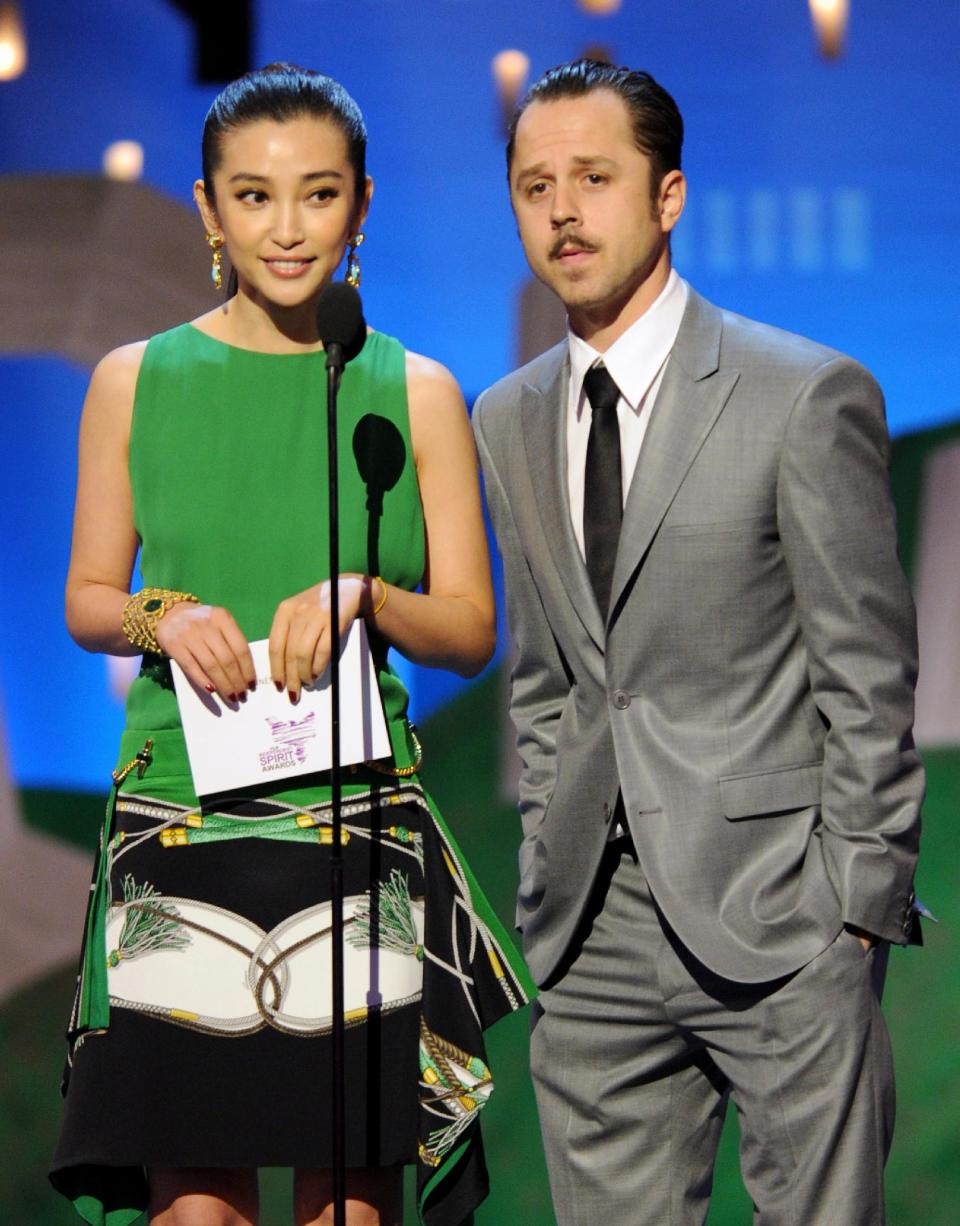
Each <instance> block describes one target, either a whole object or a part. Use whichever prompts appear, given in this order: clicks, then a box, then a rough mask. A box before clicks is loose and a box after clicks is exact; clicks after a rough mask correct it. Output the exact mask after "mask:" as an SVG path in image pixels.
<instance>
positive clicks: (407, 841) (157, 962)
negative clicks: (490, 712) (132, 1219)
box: [55, 779, 532, 1226]
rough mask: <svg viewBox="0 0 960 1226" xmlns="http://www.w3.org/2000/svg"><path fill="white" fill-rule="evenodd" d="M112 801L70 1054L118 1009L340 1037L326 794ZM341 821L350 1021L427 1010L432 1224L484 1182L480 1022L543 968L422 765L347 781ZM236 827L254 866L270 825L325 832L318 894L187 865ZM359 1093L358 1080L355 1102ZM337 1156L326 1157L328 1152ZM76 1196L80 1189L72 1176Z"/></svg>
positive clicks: (513, 1000)
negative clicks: (334, 1000)
mask: <svg viewBox="0 0 960 1226" xmlns="http://www.w3.org/2000/svg"><path fill="white" fill-rule="evenodd" d="M112 799H113V803H112V804H111V805H110V806H108V812H107V816H106V818H105V823H104V831H103V835H102V840H101V852H100V855H99V858H98V859H99V863H98V866H97V872H96V873H95V877H94V883H93V886H92V894H91V904H90V908H89V911H88V917H87V925H86V940H85V949H84V957H83V960H82V965H81V971H80V975H79V977H78V992H77V997H76V1003H75V1007H74V1011H73V1015H72V1018H71V1027H70V1040H71V1044H70V1046H71V1052H72V1058H73V1059H75V1060H81V1061H82V1059H83V1053H82V1051H78V1048H82V1047H83V1045H85V1044H86V1043H91V1042H92V1043H96V1042H97V1038H96V1036H97V1034H98V1032H100V1033H102V1032H104V1031H106V1032H107V1033H108V1034H109V1027H110V1018H111V1015H113V1016H114V1017H115V1018H116V1016H117V1014H118V1012H119V1011H121V1010H122V1011H124V1013H123V1015H121V1016H126V1015H127V1013H128V1012H129V1013H131V1014H135V1015H139V1016H142V1017H149V1018H151V1019H154V1020H159V1021H163V1022H166V1023H168V1024H170V1025H171V1026H174V1027H179V1028H183V1029H186V1030H192V1031H195V1032H197V1033H200V1034H206V1035H213V1036H221V1037H222V1038H224V1039H225V1040H229V1039H230V1038H233V1037H241V1036H251V1035H257V1034H259V1033H261V1032H265V1031H266V1032H270V1031H276V1032H280V1033H282V1034H285V1035H290V1036H299V1037H301V1038H304V1039H308V1038H317V1037H320V1036H324V1035H326V1034H328V1033H329V1031H330V1028H331V1004H330V904H329V900H328V898H327V897H326V894H327V892H328V877H329V873H328V872H326V871H325V869H326V867H327V865H328V863H329V858H328V853H327V852H326V851H325V850H324V849H327V848H329V847H330V846H331V845H332V829H331V813H330V805H329V802H324V803H322V804H318V805H314V806H309V807H304V808H299V807H296V806H292V805H285V804H281V803H279V802H276V801H259V800H257V801H243V802H238V804H237V805H235V806H233V807H231V808H229V809H227V808H226V807H221V808H220V809H218V810H217V811H215V812H203V811H202V810H201V809H188V808H185V807H183V806H178V805H174V804H169V803H167V802H163V801H158V800H156V799H154V798H151V797H149V796H145V795H137V794H131V793H126V792H123V793H115V795H114V797H113V798H112ZM342 824H343V841H344V847H343V863H344V887H345V901H344V935H345V949H344V966H345V1020H346V1025H347V1027H348V1028H357V1027H364V1026H366V1025H367V1024H368V1023H371V1022H372V1021H376V1022H377V1024H381V1022H382V1023H383V1024H387V1025H389V1024H390V1023H389V1019H390V1017H391V1015H395V1016H397V1017H398V1018H399V1017H400V1016H401V1015H402V1012H403V1011H404V1010H410V1009H414V1010H415V1011H416V1014H417V1017H416V1019H415V1028H416V1031H417V1032H418V1046H419V1068H417V1067H416V1066H412V1067H411V1068H410V1070H409V1075H410V1077H412V1078H414V1079H418V1082H419V1095H418V1100H419V1107H418V1112H417V1113H418V1115H419V1123H418V1126H417V1131H418V1137H417V1138H416V1139H412V1152H414V1153H416V1154H417V1157H418V1161H417V1168H418V1171H417V1173H418V1202H419V1209H420V1214H421V1217H422V1219H423V1220H424V1221H425V1222H427V1223H429V1224H430V1226H455V1224H456V1223H459V1222H461V1221H462V1220H463V1219H464V1218H465V1217H466V1216H467V1215H468V1214H469V1213H470V1212H471V1211H472V1209H473V1208H474V1207H475V1206H476V1205H477V1204H479V1203H480V1201H481V1200H482V1199H483V1198H484V1196H485V1195H486V1192H487V1177H486V1170H485V1166H484V1161H483V1152H482V1143H481V1139H480V1133H479V1127H478V1125H479V1116H480V1112H481V1110H482V1108H483V1107H484V1106H485V1105H486V1103H487V1102H488V1101H489V1099H490V1096H491V1094H492V1092H493V1088H494V1081H493V1076H492V1073H491V1071H490V1069H489V1067H488V1064H487V1061H486V1054H485V1048H484V1044H483V1036H482V1032H483V1030H484V1029H485V1028H486V1027H487V1026H489V1025H491V1024H492V1023H493V1022H494V1021H496V1020H497V1019H498V1018H500V1017H502V1016H504V1015H505V1014H506V1013H509V1012H510V1011H512V1010H514V1009H517V1008H519V1007H520V1006H521V1005H523V1004H525V1003H526V1002H527V1000H528V999H529V995H530V993H531V990H532V989H531V985H530V981H529V978H528V976H527V975H526V972H525V970H524V968H523V966H522V963H521V962H520V960H519V958H518V955H517V954H516V952H515V950H514V948H513V946H512V943H511V942H510V939H509V938H508V937H507V935H506V933H505V931H504V929H503V928H502V926H501V925H500V923H499V921H498V920H497V918H496V916H495V915H494V914H493V912H492V910H491V909H490V906H489V903H488V902H487V900H486V898H485V897H484V895H483V894H482V892H481V891H480V890H479V888H478V886H477V884H476V882H475V880H474V878H473V876H472V874H471V872H470V870H469V867H468V866H467V865H466V863H465V861H464V859H463V857H462V855H461V853H460V850H459V848H458V847H457V845H456V843H455V841H454V840H453V838H452V837H451V835H450V833H449V831H448V830H447V828H446V826H445V823H444V822H443V819H442V817H441V816H440V814H439V813H438V812H437V810H436V806H435V805H434V804H433V802H432V800H431V799H430V797H429V796H428V794H427V793H426V792H425V791H424V790H423V788H422V787H421V786H420V784H419V782H418V781H417V780H416V779H411V780H404V781H402V782H397V783H393V782H390V783H389V784H385V785H384V786H380V787H375V788H372V789H370V790H368V791H365V792H362V793H360V794H354V795H349V796H345V797H344V801H343V806H342ZM238 840H255V842H252V843H250V844H249V845H244V850H246V848H247V846H249V853H250V854H249V856H245V857H244V858H243V862H244V863H249V864H251V865H253V866H255V865H256V857H257V848H258V847H262V846H263V844H262V843H261V842H260V840H271V841H281V842H284V843H296V844H301V845H304V846H309V847H311V848H312V849H314V850H315V849H317V847H318V846H319V848H320V850H321V856H322V858H321V859H320V860H318V863H317V871H316V874H315V880H314V881H312V883H311V889H312V890H313V892H314V897H313V898H311V899H310V900H309V902H308V905H304V906H295V909H293V910H285V909H284V908H285V907H288V906H289V902H288V897H289V896H288V895H287V894H286V893H284V894H283V904H282V905H281V904H279V903H277V904H274V905H269V904H268V905H264V904H261V905H260V906H259V907H258V906H249V907H247V906H238V904H237V897H238V893H237V888H236V883H235V882H233V881H231V882H230V883H224V886H223V890H220V889H219V888H218V885H217V883H216V882H212V883H211V882H210V874H209V873H206V874H205V875H203V874H200V873H199V870H198V873H197V874H196V875H194V876H192V874H191V872H190V871H189V866H190V863H191V860H192V859H193V858H194V853H192V852H191V849H193V848H199V847H208V848H210V849H211V850H210V852H209V853H208V854H209V855H212V854H214V853H213V850H212V845H213V844H217V843H225V842H227V843H230V844H231V845H232V847H233V848H235V849H236V848H237V847H238V844H237V841H238ZM197 860H198V861H199V857H197ZM208 862H209V861H208ZM168 864H169V865H170V866H171V867H170V869H169V871H168V870H167V868H166V865H168ZM201 876H202V877H203V879H202V882H201V880H200V877H201ZM311 876H312V877H313V876H314V874H312V873H311ZM194 886H196V888H193V887H194ZM255 892H256V891H255V890H254V893H255ZM239 896H240V897H242V896H243V889H242V883H241V888H240V890H239ZM295 900H296V896H295ZM299 901H300V902H301V903H302V902H304V901H308V900H306V899H305V898H303V897H300V898H299ZM410 1058H411V1060H412V1059H416V1057H415V1056H414V1055H413V1052H412V1051H411V1052H410ZM349 1094H350V1088H349V1085H348V1111H349V1110H350V1103H349ZM327 1163H328V1158H323V1156H321V1158H320V1160H319V1161H317V1163H316V1165H325V1164H327ZM269 1164H273V1163H266V1162H264V1163H263V1165H269ZM279 1164H286V1163H279ZM58 1177H59V1178H60V1182H61V1183H67V1182H69V1179H68V1178H67V1177H66V1176H65V1175H63V1173H61V1176H58ZM55 1181H56V1180H55ZM68 1194H71V1195H74V1199H75V1203H78V1202H77V1199H76V1193H75V1191H71V1192H70V1193H68ZM128 1199H129V1198H128ZM102 1220H104V1221H106V1220H107V1219H102ZM112 1220H113V1219H111V1222H112ZM116 1220H117V1221H120V1220H122V1219H120V1218H117V1219H116Z"/></svg>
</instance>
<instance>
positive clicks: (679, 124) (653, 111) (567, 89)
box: [507, 59, 683, 193]
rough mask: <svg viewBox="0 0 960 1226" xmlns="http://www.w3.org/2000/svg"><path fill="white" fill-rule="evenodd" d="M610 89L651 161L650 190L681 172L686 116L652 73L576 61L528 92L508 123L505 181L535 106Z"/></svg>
mask: <svg viewBox="0 0 960 1226" xmlns="http://www.w3.org/2000/svg"><path fill="white" fill-rule="evenodd" d="M601 89H606V90H610V92H611V93H614V94H616V95H617V96H618V97H620V98H622V99H623V101H624V102H625V103H626V106H627V110H628V111H629V113H630V122H631V124H632V127H633V139H634V143H635V144H636V146H637V148H638V149H639V150H640V152H641V153H645V154H646V155H647V156H648V157H649V158H650V161H651V164H652V169H653V174H652V176H651V190H652V191H653V192H654V193H656V191H657V190H658V189H659V186H660V182H661V180H662V179H663V176H664V175H665V174H666V173H667V171H669V170H679V169H680V153H681V150H682V148H683V117H682V116H681V114H680V110H679V108H678V106H677V104H676V102H674V100H673V98H672V97H671V96H670V95H669V94H668V93H667V91H666V90H665V89H664V88H663V86H662V85H659V84H658V83H657V82H656V81H655V80H654V79H653V77H652V76H651V75H650V74H649V72H642V71H641V70H640V69H636V68H615V67H614V66H613V65H612V64H604V63H602V62H601V61H600V60H589V59H583V60H572V61H571V62H570V63H568V64H558V65H557V67H556V68H550V69H549V70H548V71H547V72H545V73H544V74H543V76H542V77H540V78H539V80H537V81H535V82H534V83H533V85H531V87H530V89H529V90H528V91H527V93H526V95H525V97H524V98H523V100H522V101H521V103H520V105H519V106H518V107H517V109H516V111H515V112H514V114H513V118H512V120H511V121H510V131H509V135H508V140H507V180H508V181H509V179H510V170H511V167H512V166H513V152H514V147H515V145H516V137H517V124H518V123H519V122H520V116H521V115H522V114H523V112H524V111H525V110H526V109H527V107H528V106H530V104H531V103H533V102H555V101H557V100H558V99H560V98H582V97H584V96H585V95H587V94H592V93H595V92H596V91H597V90H601Z"/></svg>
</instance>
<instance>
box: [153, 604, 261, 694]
mask: <svg viewBox="0 0 960 1226" xmlns="http://www.w3.org/2000/svg"><path fill="white" fill-rule="evenodd" d="M156 636H157V644H158V646H159V647H161V648H162V649H163V650H164V651H165V652H166V653H167V655H168V656H169V657H170V659H171V660H176V662H177V663H178V664H179V665H180V667H181V668H182V669H183V671H184V673H185V674H186V676H187V678H188V679H189V680H190V681H192V682H193V684H194V685H195V686H197V687H198V688H199V689H202V690H206V691H207V693H208V694H213V693H217V694H219V695H220V696H221V698H225V699H227V700H228V701H229V702H238V701H240V700H241V699H242V698H245V697H246V692H247V690H254V689H256V687H257V674H256V672H255V671H254V667H253V657H252V656H251V655H250V648H249V646H248V645H247V640H246V639H245V638H244V636H243V633H242V632H241V630H240V627H239V626H238V625H237V623H236V622H235V621H234V619H233V616H232V614H230V613H229V612H228V611H227V610H226V609H220V608H215V607H213V606H212V605H208V604H193V603H192V602H189V601H181V602H180V603H179V604H175V605H173V607H172V608H170V609H168V610H167V611H166V613H164V615H163V617H161V618H160V620H159V621H158V622H157V629H156Z"/></svg>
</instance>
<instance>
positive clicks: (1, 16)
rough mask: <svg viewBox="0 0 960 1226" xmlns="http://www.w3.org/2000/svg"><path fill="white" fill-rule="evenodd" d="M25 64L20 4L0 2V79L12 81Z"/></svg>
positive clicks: (9, 0) (8, 0)
mask: <svg viewBox="0 0 960 1226" xmlns="http://www.w3.org/2000/svg"><path fill="white" fill-rule="evenodd" d="M26 66H27V39H26V35H25V34H24V32H23V18H22V17H21V15H20V5H19V4H15V3H14V2H13V0H6V2H5V3H2V4H0V81H13V80H15V79H16V78H17V77H19V76H21V75H22V73H23V71H24V69H25V68H26Z"/></svg>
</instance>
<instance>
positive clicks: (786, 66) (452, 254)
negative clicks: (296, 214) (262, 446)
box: [0, 0, 960, 787]
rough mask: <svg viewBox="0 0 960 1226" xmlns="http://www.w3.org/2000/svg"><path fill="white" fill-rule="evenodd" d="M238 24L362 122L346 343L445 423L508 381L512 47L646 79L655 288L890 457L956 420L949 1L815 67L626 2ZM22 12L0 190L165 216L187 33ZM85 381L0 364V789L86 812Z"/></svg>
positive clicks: (723, 21)
mask: <svg viewBox="0 0 960 1226" xmlns="http://www.w3.org/2000/svg"><path fill="white" fill-rule="evenodd" d="M257 7H258V12H257V18H256V29H255V37H254V43H255V50H254V58H255V61H256V62H258V63H265V62H267V61H269V60H274V59H280V58H286V59H292V60H295V61H297V62H299V63H301V64H304V65H308V66H311V67H316V68H320V69H322V70H324V71H327V72H329V73H331V74H332V75H334V76H336V77H338V78H339V79H340V80H342V81H343V82H344V83H345V84H346V86H347V87H348V88H349V89H350V90H351V92H352V93H353V94H354V95H355V97H356V98H357V100H358V101H359V103H360V105H361V107H362V108H363V110H364V112H365V114H366V117H367V120H368V124H369V129H370V140H371V146H370V160H369V165H370V170H371V173H372V174H373V176H374V178H375V180H376V193H375V197H374V202H373V208H372V211H371V215H370V219H369V223H368V225H367V227H366V231H367V243H366V245H365V246H364V249H363V257H364V287H363V289H364V296H365V303H366V307H367V314H368V318H369V319H370V320H371V322H372V323H373V324H374V325H375V326H377V327H381V328H383V329H384V330H386V331H388V332H391V333H393V334H395V335H397V336H399V337H400V338H401V339H402V340H403V341H404V342H405V343H406V344H407V345H408V346H410V347H411V348H415V349H419V350H422V351H424V352H426V353H429V354H430V355H432V356H435V357H437V358H439V359H440V360H442V361H443V362H445V363H446V364H448V365H449V366H450V368H451V369H452V370H453V372H454V373H455V374H456V376H457V377H458V378H459V380H460V382H461V384H462V385H463V387H464V389H465V391H466V393H467V395H468V397H470V398H472V397H473V396H474V395H475V394H476V393H477V392H478V391H479V390H480V389H481V388H482V387H484V386H485V385H486V384H488V383H489V382H491V381H492V380H493V379H495V378H497V377H498V376H500V375H501V374H503V373H504V372H505V371H506V370H508V369H509V368H510V367H511V365H512V364H513V358H514V353H515V351H516V340H515V335H516V301H517V296H518V294H519V292H520V290H521V288H522V286H523V284H524V282H525V280H526V277H527V273H526V268H525V264H524V261H523V257H522V254H521V252H520V249H519V245H518V242H517V239H516V235H515V232H514V225H513V221H512V218H511V215H510V210H509V206H508V201H507V195H506V189H505V183H504V165H503V152H502V134H501V131H500V124H501V119H500V110H499V104H498V101H497V96H496V93H495V89H494V86H493V79H492V74H491V61H492V60H493V57H494V56H495V55H496V54H497V53H498V52H499V51H502V50H504V49H507V48H516V49H519V50H521V51H523V52H524V53H525V54H526V55H527V56H529V59H530V64H531V72H532V74H534V75H535V74H536V73H538V72H540V71H541V70H543V69H544V68H546V67H548V66H550V65H551V64H554V63H557V62H559V61H561V60H564V59H568V58H571V57H572V56H575V55H577V54H580V53H582V52H583V51H584V50H585V49H586V48H588V47H590V46H596V45H599V46H602V47H604V48H605V49H606V50H607V51H608V52H609V54H610V56H611V57H612V58H613V59H614V60H616V61H618V62H627V63H630V64H632V65H636V66H643V67H647V68H648V69H650V70H651V71H652V72H653V73H654V74H655V75H656V76H658V77H659V78H660V79H661V80H662V81H663V83H664V84H665V85H667V87H668V88H670V89H671V91H672V92H673V93H674V94H675V96H676V98H677V100H678V102H679V104H680V106H681V109H682V110H683V113H684V116H685V119H686V123H687V132H688V136H687V142H686V155H685V169H686V171H687V173H688V176H689V180H690V195H689V207H688V212H687V214H686V215H685V217H684V219H683V221H682V223H681V225H680V228H679V230H678V232H677V236H676V242H675V256H676V262H677V264H678V266H679V268H680V270H681V272H682V273H683V274H684V275H686V276H688V277H689V279H690V280H691V281H692V282H693V283H694V284H695V285H696V286H697V288H698V289H699V290H701V291H702V292H703V293H705V294H706V295H707V296H708V297H710V298H712V299H714V300H715V301H717V302H720V303H722V304H723V305H725V306H728V307H730V308H732V309H735V310H740V311H743V312H745V313H747V314H751V315H754V316H757V317H759V318H762V319H765V320H768V321H770V322H772V323H775V324H778V325H780V326H782V327H785V328H790V329H793V330H797V331H800V332H804V333H807V334H808V335H811V336H814V337H816V338H817V339H819V340H822V341H824V342H827V343H829V344H832V345H835V346H837V347H838V348H841V349H844V350H846V351H848V352H850V353H852V354H853V355H854V356H856V357H857V358H859V359H861V360H862V361H863V362H865V363H866V364H867V365H868V366H869V367H870V368H871V369H872V370H873V371H874V372H875V373H876V374H877V376H878V377H879V379H880V381H881V383H882V384H883V386H884V388H885V390H886V392H887V396H888V403H889V416H890V423H891V428H892V430H893V431H894V432H895V433H903V432H906V431H911V430H914V429H918V428H921V427H927V426H931V425H935V424H939V423H942V422H946V421H949V420H951V419H953V418H954V417H955V416H956V415H957V411H958V409H960V346H958V344H957V343H956V330H957V323H958V319H960V289H958V284H957V278H956V272H955V270H956V268H957V267H958V266H960V206H958V201H960V151H958V145H957V142H956V141H955V140H953V139H952V136H951V134H952V131H953V128H954V125H955V116H956V115H957V113H958V111H960V74H958V73H957V71H956V64H957V62H958V57H960V5H957V3H956V2H955V0H929V2H928V3H925V4H923V5H919V6H917V5H911V6H908V5H904V4H902V3H900V2H899V0H870V2H869V3H868V2H867V0H853V3H852V10H853V14H852V21H851V29H850V36H849V45H848V51H847V54H846V56H845V57H844V58H843V59H841V60H840V61H839V62H836V63H826V62H824V61H822V60H821V59H819V58H818V55H817V53H816V50H815V46H814V42H813V38H812V34H811V30H810V21H809V15H808V9H807V5H806V4H805V3H804V2H803V0H792V2H791V3H789V4H787V3H772V2H771V0H738V2H737V3H733V2H732V0H731V2H728V3H723V2H720V3H717V2H716V0H687V3H684V4H677V3H675V0H644V3H639V2H638V0H624V2H623V4H622V5H621V6H620V9H619V12H617V13H615V14H613V15H611V16H608V17H596V16H590V15H589V14H587V13H586V12H584V11H583V9H582V8H581V7H580V5H578V4H577V3H576V2H575V0H527V3H525V4H522V5H519V4H516V3H513V2H512V0H483V2H481V0H417V3H416V4H411V3H409V2H408V0H269V2H267V0H261V3H260V4H259V5H258V6H257ZM23 8H24V9H25V13H26V32H27V38H28V45H29V56H30V60H29V67H28V70H27V72H26V74H25V75H24V76H23V77H22V78H20V79H19V80H16V81H13V82H2V83H0V172H3V173H5V174H21V173H24V172H41V171H42V172H46V173H50V172H57V173H62V172H82V173H87V174H89V173H97V172H98V171H99V167H100V164H101V158H102V154H103V151H104V149H105V147H106V146H107V145H108V144H110V143H111V142H113V141H115V140H118V139H122V138H128V139H133V140H137V141H140V142H141V143H142V144H143V146H144V150H145V171H144V180H145V182H147V183H148V184H150V185H151V186H153V187H155V188H157V189H159V190H160V191H162V192H165V193H167V194H169V195H172V196H174V197H177V198H179V199H181V200H183V201H184V202H186V201H188V200H189V196H190V187H191V184H192V181H193V179H194V178H195V177H196V175H197V173H198V170H199V133H200V126H201V123H202V119H203V115H204V113H205V110H206V107H207V105H208V104H209V102H210V100H211V98H212V97H213V94H214V92H215V90H214V89H213V88H211V87H200V86H198V85H196V84H195V83H194V81H193V75H192V59H193V33H192V30H191V27H190V25H189V23H188V22H187V21H186V20H185V19H184V18H183V17H182V16H181V15H180V13H179V12H178V10H177V9H176V8H175V7H174V6H173V5H172V4H169V3H166V2H165V0H138V2H137V3H136V4H130V3H129V2H128V0H73V2H72V3H71V4H69V5H65V4H63V3H62V2H61V0H32V2H31V3H30V4H26V5H23ZM84 220H85V219H84V217H83V216H77V218H76V226H77V232H78V234H80V233H81V232H82V230H83V227H84ZM206 259H207V251H206V248H205V246H204V244H203V237H202V232H201V229H200V226H199V223H198V225H197V260H198V261H199V262H201V263H202V262H204V261H205V260H206ZM211 305H212V300H211ZM87 309H88V310H91V311H95V310H96V303H95V302H90V303H89V304H88V306H87ZM43 348H44V346H43V344H42V343H41V342H39V341H38V350H41V349H43ZM86 374H87V372H85V371H83V370H80V369H78V368H76V367H73V366H70V365H68V364H67V363H66V362H64V361H63V360H61V359H57V358H56V357H50V356H37V357H36V358H35V359H34V358H24V357H18V358H0V415H2V416H0V419H2V431H3V433H2V444H3V445H2V449H0V465H2V488H3V496H2V504H0V505H2V520H0V559H2V577H3V592H4V598H3V600H2V602H0V634H2V644H0V689H2V703H3V707H4V708H5V722H6V729H7V742H8V747H9V754H10V758H11V766H12V770H13V773H14V776H15V778H17V779H18V780H19V781H20V782H21V783H23V784H31V785H40V784H54V783H57V784H62V785H65V786H81V787H82V786H89V787H97V786H101V785H102V783H103V780H104V778H105V770H107V769H109V766H110V765H111V759H112V755H113V752H114V745H115V738H116V733H117V728H118V726H119V722H120V712H119V708H118V707H117V705H116V704H115V703H114V702H113V701H112V700H111V699H110V697H109V692H108V682H107V678H106V673H105V670H104V667H103V662H102V661H101V660H99V659H93V658H88V657H84V656H83V655H82V654H81V653H80V652H79V651H78V650H77V649H74V648H73V647H72V646H71V645H70V643H69V641H68V639H67V636H66V633H65V631H64V630H63V628H62V598H61V589H62V580H63V574H64V568H65V562H66V556H67V550H68V541H69V519H70V504H71V501H72V491H73V482H74V471H73V469H74V461H73V453H74V440H75V434H76V427H77V421H78V416H79V411H80V404H81V400H82V394H83V387H84V383H85V379H86ZM413 684H414V690H415V704H416V707H417V709H418V712H419V713H420V714H421V715H422V714H424V713H426V712H427V711H428V710H430V709H432V708H433V707H435V706H436V704H437V703H438V702H439V701H441V700H442V699H443V698H444V697H445V696H447V695H448V694H449V693H450V692H451V688H450V684H449V683H438V682H434V681H428V680H426V679H425V678H424V677H423V675H422V674H417V675H416V676H415V678H414V682H413Z"/></svg>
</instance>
